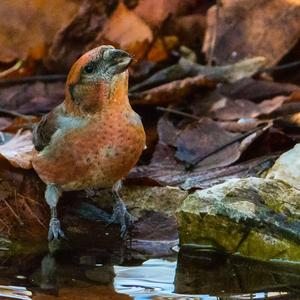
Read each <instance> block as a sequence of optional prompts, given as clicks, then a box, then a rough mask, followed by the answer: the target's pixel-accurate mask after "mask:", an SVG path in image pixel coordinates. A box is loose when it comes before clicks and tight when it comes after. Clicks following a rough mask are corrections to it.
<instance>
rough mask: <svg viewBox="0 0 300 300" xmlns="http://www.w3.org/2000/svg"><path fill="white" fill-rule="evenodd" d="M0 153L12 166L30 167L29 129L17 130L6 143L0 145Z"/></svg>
mask: <svg viewBox="0 0 300 300" xmlns="http://www.w3.org/2000/svg"><path fill="white" fill-rule="evenodd" d="M0 154H1V156H2V157H4V158H5V159H7V160H8V161H9V162H10V163H11V164H12V165H13V166H14V167H17V168H22V169H31V168H32V164H31V159H32V154H33V143H32V133H31V132H30V131H25V132H23V133H21V132H18V133H17V134H16V135H15V136H14V137H13V138H12V139H11V140H9V141H8V142H7V143H5V144H4V145H0Z"/></svg>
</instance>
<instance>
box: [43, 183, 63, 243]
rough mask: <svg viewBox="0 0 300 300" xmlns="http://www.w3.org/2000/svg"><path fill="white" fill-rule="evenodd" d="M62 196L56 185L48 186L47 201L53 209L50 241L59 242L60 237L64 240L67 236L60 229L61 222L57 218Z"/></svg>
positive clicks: (49, 234) (49, 233) (49, 232)
mask: <svg viewBox="0 0 300 300" xmlns="http://www.w3.org/2000/svg"><path fill="white" fill-rule="evenodd" d="M60 196H61V189H60V188H59V186H57V185H55V184H48V185H47V188H46V192H45V199H46V202H47V203H48V205H49V206H50V209H51V219H50V224H49V231H48V240H49V241H51V240H53V239H54V240H57V239H59V238H60V237H61V238H64V237H65V235H64V233H63V231H62V230H61V229H60V221H59V219H58V218H57V209H56V206H57V203H58V200H59V197H60Z"/></svg>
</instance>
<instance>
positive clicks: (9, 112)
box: [0, 108, 32, 120]
mask: <svg viewBox="0 0 300 300" xmlns="http://www.w3.org/2000/svg"><path fill="white" fill-rule="evenodd" d="M1 113H2V114H6V115H9V116H13V117H20V118H23V119H27V120H30V119H31V118H32V116H29V115H28V116H27V115H23V114H21V113H19V112H17V111H15V110H9V109H5V108H0V114H1Z"/></svg>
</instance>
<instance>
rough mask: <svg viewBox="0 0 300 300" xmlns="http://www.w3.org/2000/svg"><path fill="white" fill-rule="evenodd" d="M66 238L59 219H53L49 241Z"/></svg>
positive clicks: (50, 224) (50, 225)
mask: <svg viewBox="0 0 300 300" xmlns="http://www.w3.org/2000/svg"><path fill="white" fill-rule="evenodd" d="M60 238H63V239H64V238H65V234H64V232H63V231H62V230H61V228H60V221H59V220H58V219H57V218H51V220H50V223H49V231H48V241H52V240H58V239H60Z"/></svg>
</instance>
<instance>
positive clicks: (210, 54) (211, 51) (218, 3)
mask: <svg viewBox="0 0 300 300" xmlns="http://www.w3.org/2000/svg"><path fill="white" fill-rule="evenodd" d="M220 7H221V0H216V23H215V28H214V32H213V35H212V39H211V44H210V47H209V52H208V59H207V64H208V65H209V66H211V65H212V62H213V56H214V51H215V46H216V40H217V33H218V24H219V20H220Z"/></svg>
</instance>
